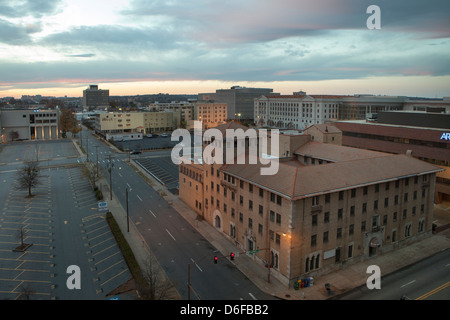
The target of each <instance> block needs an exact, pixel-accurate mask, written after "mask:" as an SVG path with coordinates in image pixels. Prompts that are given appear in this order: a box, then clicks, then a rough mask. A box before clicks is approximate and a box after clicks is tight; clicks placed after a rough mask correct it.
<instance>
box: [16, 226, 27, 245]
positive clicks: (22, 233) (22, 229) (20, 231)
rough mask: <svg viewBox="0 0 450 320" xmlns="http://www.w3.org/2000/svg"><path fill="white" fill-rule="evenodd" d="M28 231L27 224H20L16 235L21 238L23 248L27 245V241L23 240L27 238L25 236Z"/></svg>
mask: <svg viewBox="0 0 450 320" xmlns="http://www.w3.org/2000/svg"><path fill="white" fill-rule="evenodd" d="M27 234H28V231H27V229H25V226H23V225H22V226H20V228H19V229H18V230H17V233H16V237H17V238H18V239H20V247H21V248H23V247H24V246H25V243H24V242H23V240H24V239H25V237H26V236H27Z"/></svg>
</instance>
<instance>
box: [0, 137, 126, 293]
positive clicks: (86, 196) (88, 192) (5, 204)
mask: <svg viewBox="0 0 450 320" xmlns="http://www.w3.org/2000/svg"><path fill="white" fill-rule="evenodd" d="M17 145H19V144H17ZM23 145H24V144H20V146H19V148H18V149H17V150H16V154H14V144H11V145H8V148H10V152H11V156H12V157H18V156H19V155H18V154H17V152H22V150H25V149H23ZM53 145H54V146H55V148H61V146H58V144H57V143H54V144H53ZM68 146H69V145H64V148H67V151H68V152H67V153H64V152H61V155H60V156H66V155H67V154H71V153H72V150H70V148H69V147H68ZM61 150H62V149H61ZM54 152H56V149H55V150H49V154H53V153H54ZM58 154H59V152H58ZM0 156H2V155H0ZM73 160H74V162H75V163H76V159H73ZM40 173H41V179H40V181H41V184H40V185H39V186H38V187H35V188H33V190H32V192H33V195H34V196H33V197H31V198H29V197H26V196H27V193H28V192H27V191H22V190H16V189H14V188H13V185H14V184H15V179H16V172H15V170H11V169H9V168H8V170H4V171H1V170H0V210H1V211H0V299H2V300H15V299H31V300H50V299H68V300H72V299H88V300H94V299H107V298H108V297H107V294H108V293H110V292H111V291H112V290H114V289H116V288H118V287H120V286H121V285H122V284H124V283H125V282H127V281H128V280H129V279H130V278H131V273H130V271H129V269H128V267H127V265H126V263H125V261H124V259H123V256H122V253H121V252H120V250H119V248H118V246H117V244H116V242H115V239H114V237H113V235H112V233H111V231H110V229H109V226H108V224H107V222H106V220H105V218H104V217H105V212H99V210H98V202H97V198H96V197H95V195H94V192H93V189H92V186H91V184H90V183H89V181H88V180H87V178H86V177H85V176H83V174H82V172H81V169H80V167H78V166H72V167H54V168H42V169H41V171H40ZM20 230H24V231H25V232H24V236H23V241H24V243H26V244H30V245H31V246H30V247H28V248H27V249H26V250H25V251H17V250H15V249H17V248H18V247H19V246H20V245H21V237H20V236H19V234H20ZM71 265H77V266H79V268H80V270H81V289H80V290H70V289H69V288H68V287H67V285H66V281H67V279H68V277H69V274H68V273H67V272H66V271H67V268H68V267H69V266H71Z"/></svg>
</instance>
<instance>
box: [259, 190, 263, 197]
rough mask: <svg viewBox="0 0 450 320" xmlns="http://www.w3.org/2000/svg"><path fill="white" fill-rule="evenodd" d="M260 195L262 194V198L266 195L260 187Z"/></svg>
mask: <svg viewBox="0 0 450 320" xmlns="http://www.w3.org/2000/svg"><path fill="white" fill-rule="evenodd" d="M259 196H260V197H261V198H263V197H264V190H263V189H261V188H259Z"/></svg>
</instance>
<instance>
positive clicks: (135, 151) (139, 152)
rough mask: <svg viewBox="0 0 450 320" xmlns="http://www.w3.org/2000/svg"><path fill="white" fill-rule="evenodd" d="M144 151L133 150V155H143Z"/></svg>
mask: <svg viewBox="0 0 450 320" xmlns="http://www.w3.org/2000/svg"><path fill="white" fill-rule="evenodd" d="M141 153H142V151H141V150H133V151H131V154H141Z"/></svg>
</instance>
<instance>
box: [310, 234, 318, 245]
mask: <svg viewBox="0 0 450 320" xmlns="http://www.w3.org/2000/svg"><path fill="white" fill-rule="evenodd" d="M316 244H317V235H316V234H313V235H312V236H311V247H315V246H316Z"/></svg>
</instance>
